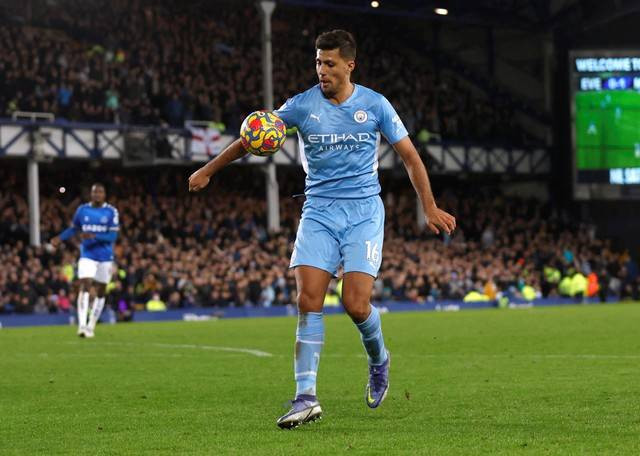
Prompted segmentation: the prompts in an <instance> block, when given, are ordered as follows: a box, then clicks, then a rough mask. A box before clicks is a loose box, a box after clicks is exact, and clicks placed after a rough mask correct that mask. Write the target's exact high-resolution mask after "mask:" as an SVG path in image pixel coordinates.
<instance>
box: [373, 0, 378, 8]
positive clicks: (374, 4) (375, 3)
mask: <svg viewBox="0 0 640 456" xmlns="http://www.w3.org/2000/svg"><path fill="white" fill-rule="evenodd" d="M379 6H380V3H379V2H377V1H376V0H373V1H372V2H371V8H377V7H379Z"/></svg>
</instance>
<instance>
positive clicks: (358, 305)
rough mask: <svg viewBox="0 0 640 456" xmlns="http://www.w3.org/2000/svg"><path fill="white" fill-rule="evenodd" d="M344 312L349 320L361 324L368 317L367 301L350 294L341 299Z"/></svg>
mask: <svg viewBox="0 0 640 456" xmlns="http://www.w3.org/2000/svg"><path fill="white" fill-rule="evenodd" d="M342 304H343V305H344V310H345V311H346V312H347V314H349V316H350V317H351V319H352V320H353V321H355V322H356V323H360V322H363V321H365V320H366V319H367V317H368V316H369V311H370V310H369V306H370V304H369V299H367V298H363V297H361V296H358V295H355V294H351V295H346V294H345V295H344V296H343V297H342Z"/></svg>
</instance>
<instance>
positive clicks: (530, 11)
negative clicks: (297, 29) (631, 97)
mask: <svg viewBox="0 0 640 456" xmlns="http://www.w3.org/2000/svg"><path fill="white" fill-rule="evenodd" d="M278 1H279V3H281V4H290V5H298V6H306V7H314V8H332V9H337V10H343V11H357V12H360V13H363V12H364V13H370V14H382V15H391V16H406V17H412V18H414V19H426V20H431V21H443V22H450V23H463V24H469V25H478V26H487V27H499V28H515V29H521V30H531V31H537V32H540V31H553V30H558V29H562V30H563V31H565V32H569V33H571V32H572V31H573V30H575V31H581V30H585V29H589V28H593V27H596V26H602V25H606V24H607V23H609V22H611V21H613V20H615V19H617V18H620V17H623V16H625V15H627V14H631V13H635V12H640V2H637V1H635V0H612V1H608V2H602V1H599V0H379V1H378V3H379V6H378V7H376V8H372V7H371V2H370V1H369V0H278ZM436 8H446V9H447V10H448V14H447V15H439V14H437V13H436V12H435V9H436Z"/></svg>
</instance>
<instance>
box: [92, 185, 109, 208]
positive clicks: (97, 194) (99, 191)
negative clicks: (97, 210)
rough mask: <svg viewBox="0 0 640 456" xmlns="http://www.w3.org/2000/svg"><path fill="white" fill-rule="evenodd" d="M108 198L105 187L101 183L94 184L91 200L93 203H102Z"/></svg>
mask: <svg viewBox="0 0 640 456" xmlns="http://www.w3.org/2000/svg"><path fill="white" fill-rule="evenodd" d="M106 198H107V192H105V191H104V187H101V186H100V185H94V186H93V187H91V202H92V203H93V204H102V203H104V200H105V199H106Z"/></svg>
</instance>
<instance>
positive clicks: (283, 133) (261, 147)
mask: <svg viewBox="0 0 640 456" xmlns="http://www.w3.org/2000/svg"><path fill="white" fill-rule="evenodd" d="M286 139H287V128H286V126H285V124H284V122H283V121H282V119H280V117H278V116H277V115H275V114H274V113H272V112H267V111H255V112H252V113H251V114H249V115H248V116H247V117H246V118H245V119H244V122H242V126H241V127H240V140H241V141H242V146H243V147H244V148H245V150H246V151H247V152H250V153H252V154H253V155H257V156H259V157H268V156H270V155H273V154H275V153H276V152H277V151H278V150H279V149H280V148H281V147H282V145H283V144H284V141H285V140H286Z"/></svg>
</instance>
